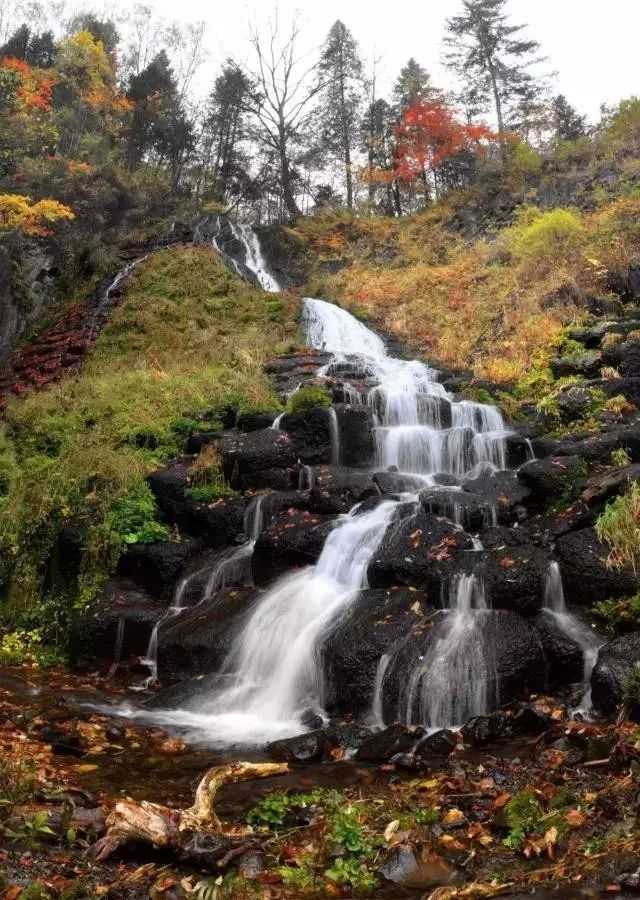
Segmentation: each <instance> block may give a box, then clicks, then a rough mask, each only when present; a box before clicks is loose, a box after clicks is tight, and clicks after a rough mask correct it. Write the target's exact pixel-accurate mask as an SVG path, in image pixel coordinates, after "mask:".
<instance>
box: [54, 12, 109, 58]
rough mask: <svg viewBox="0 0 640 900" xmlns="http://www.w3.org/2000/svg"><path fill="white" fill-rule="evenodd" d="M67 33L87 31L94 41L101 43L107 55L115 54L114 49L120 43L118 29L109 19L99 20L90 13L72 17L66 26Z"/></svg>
mask: <svg viewBox="0 0 640 900" xmlns="http://www.w3.org/2000/svg"><path fill="white" fill-rule="evenodd" d="M67 31H68V33H69V34H76V32H78V31H88V32H89V34H92V35H93V37H94V38H95V39H96V41H101V42H102V46H103V47H104V49H105V50H106V51H107V53H115V50H116V47H117V46H118V44H119V43H120V35H119V34H118V29H117V28H116V26H115V24H114V23H113V22H112V21H111V19H100V18H98V16H96V15H95V13H92V12H85V13H79V14H78V15H77V16H74V17H73V18H72V19H71V21H70V22H69V24H68V26H67Z"/></svg>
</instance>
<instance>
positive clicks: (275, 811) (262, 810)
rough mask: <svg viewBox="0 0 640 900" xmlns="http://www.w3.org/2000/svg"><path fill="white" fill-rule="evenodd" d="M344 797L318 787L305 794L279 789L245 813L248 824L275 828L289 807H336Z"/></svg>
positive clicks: (325, 808)
mask: <svg viewBox="0 0 640 900" xmlns="http://www.w3.org/2000/svg"><path fill="white" fill-rule="evenodd" d="M343 803H344V797H343V796H342V794H340V793H339V792H338V791H333V790H324V789H323V788H318V789H317V790H315V791H310V792H309V793H306V794H285V793H282V792H279V791H276V792H274V793H273V794H268V795H267V796H266V797H264V798H263V799H262V800H261V801H260V802H259V803H257V804H256V805H255V806H254V807H252V809H250V810H249V812H248V813H247V822H248V823H249V825H262V826H265V825H266V826H268V827H269V828H272V829H273V830H276V831H277V829H278V828H279V827H281V826H282V825H283V824H284V821H285V819H286V817H287V814H288V813H289V811H290V810H291V809H295V808H302V809H304V808H306V807H309V806H320V807H322V808H323V809H324V810H325V811H328V810H333V809H336V808H338V807H339V806H340V805H342V804H343Z"/></svg>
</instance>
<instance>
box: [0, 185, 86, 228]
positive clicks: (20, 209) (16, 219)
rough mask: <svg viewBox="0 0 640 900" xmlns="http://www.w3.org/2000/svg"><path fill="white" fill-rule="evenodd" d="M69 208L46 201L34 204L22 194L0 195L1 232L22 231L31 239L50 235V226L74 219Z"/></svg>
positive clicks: (52, 201)
mask: <svg viewBox="0 0 640 900" xmlns="http://www.w3.org/2000/svg"><path fill="white" fill-rule="evenodd" d="M74 218H75V215H74V213H73V211H72V210H71V209H69V207H68V206H65V205H64V204H63V203H59V202H58V201H57V200H51V199H45V200H39V201H38V202H37V203H32V202H31V198H30V197H24V196H22V195H21V194H0V231H21V232H22V233H23V234H28V235H30V236H31V237H42V236H44V235H47V234H50V228H49V227H48V226H49V225H52V224H53V223H54V222H60V221H63V220H65V219H66V220H67V221H68V220H70V219H74Z"/></svg>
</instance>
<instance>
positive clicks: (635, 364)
mask: <svg viewBox="0 0 640 900" xmlns="http://www.w3.org/2000/svg"><path fill="white" fill-rule="evenodd" d="M602 357H603V360H604V361H605V363H606V365H609V366H613V367H615V368H616V369H618V371H619V372H620V374H621V375H622V376H623V377H624V378H637V377H638V376H640V342H638V341H629V340H627V341H623V342H622V343H620V344H613V345H609V346H607V347H606V348H605V349H604V350H603V351H602Z"/></svg>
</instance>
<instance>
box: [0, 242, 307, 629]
mask: <svg viewBox="0 0 640 900" xmlns="http://www.w3.org/2000/svg"><path fill="white" fill-rule="evenodd" d="M273 299H274V298H273V297H271V295H265V294H264V293H263V292H261V291H258V290H255V289H253V288H252V287H250V286H248V285H247V284H245V283H243V282H242V281H240V279H238V278H236V277H235V276H234V275H232V274H231V273H230V272H229V271H228V270H227V269H226V268H225V267H224V265H222V263H221V262H220V261H219V259H218V258H217V257H216V255H215V254H214V253H213V252H212V251H210V250H208V249H205V248H195V247H192V248H183V247H176V248H171V249H168V250H165V251H162V252H160V253H158V254H155V255H154V256H152V257H150V258H149V260H148V261H147V262H146V263H144V264H143V265H141V266H140V267H139V269H138V270H137V271H136V275H135V277H134V279H133V280H132V282H131V283H130V286H129V287H128V289H127V293H126V297H125V300H124V302H123V303H122V304H121V305H120V306H119V307H118V308H117V309H116V310H115V311H114V313H113V315H112V318H111V321H110V323H109V324H108V325H107V327H106V328H105V330H104V331H103V333H102V335H101V336H100V338H99V340H98V342H97V344H96V347H95V349H94V350H93V352H92V353H91V354H90V356H89V358H88V359H87V361H86V363H85V366H84V369H83V371H82V373H81V374H80V375H79V376H78V377H76V378H71V379H66V380H64V381H62V382H61V383H60V384H58V385H56V386H55V387H53V388H51V389H49V390H46V391H43V392H40V393H34V394H31V395H29V396H27V397H25V398H23V399H16V400H14V401H12V402H11V403H10V404H9V406H8V409H7V413H6V422H5V425H4V427H3V429H2V431H1V432H0V558H1V563H0V583H1V584H2V587H3V591H4V595H5V599H4V602H3V604H2V607H1V609H0V614H1V615H2V619H3V620H4V622H5V624H6V626H7V627H8V628H15V627H20V628H22V629H26V630H27V633H28V632H29V630H30V629H37V628H42V627H43V625H44V626H46V627H45V630H47V631H51V630H53V631H56V629H50V628H49V627H48V626H49V624H50V623H49V622H48V616H51V617H53V618H55V619H56V620H58V619H59V620H60V628H59V629H57V631H58V633H59V634H60V635H63V634H64V631H65V621H66V620H67V619H68V616H69V615H70V614H72V610H73V607H75V606H78V605H82V604H84V603H86V602H87V601H88V600H89V599H90V598H91V597H92V596H93V595H94V594H95V592H96V590H97V589H98V588H99V587H100V585H101V584H102V583H103V581H104V579H105V577H106V575H107V574H108V573H109V572H110V571H112V570H113V567H114V565H115V564H116V561H117V558H118V556H119V554H120V552H121V551H122V548H123V547H124V546H125V544H126V543H131V542H137V541H139V540H153V539H157V538H160V537H167V536H168V532H167V530H166V529H165V528H164V526H163V525H162V524H161V523H159V522H158V521H157V518H156V510H155V505H154V501H153V498H152V497H151V496H150V494H149V493H148V490H147V489H146V485H145V477H146V475H147V474H148V473H149V472H150V471H151V470H152V469H154V468H157V467H158V466H159V465H161V464H162V463H164V462H165V461H167V460H168V459H170V458H171V457H173V456H175V455H176V454H177V453H179V452H180V451H181V450H182V447H183V444H184V440H185V436H186V435H187V434H188V433H189V431H190V430H191V429H192V428H195V427H201V428H216V427H219V423H220V418H221V416H223V415H224V413H225V410H227V409H228V408H229V407H233V408H234V409H236V410H241V411H250V410H252V409H254V408H259V409H265V408H271V409H278V408H279V402H278V400H277V398H276V396H275V395H274V394H273V391H272V388H271V385H270V382H269V380H268V379H267V377H266V375H265V374H264V373H263V371H262V363H263V361H264V360H265V359H266V358H267V357H268V356H270V355H273V354H275V353H277V352H278V350H283V349H285V348H287V347H289V346H290V345H291V344H292V343H295V342H296V340H297V313H298V301H297V300H295V299H294V298H291V297H288V296H282V297H280V298H278V301H279V302H278V304H277V305H274V303H273ZM209 476H210V477H209V478H208V480H207V484H209V485H212V484H214V483H216V482H215V478H214V473H209ZM205 486H206V485H205V484H203V485H202V487H205ZM71 523H73V524H74V526H78V527H79V528H80V533H81V535H82V561H81V566H80V572H79V573H78V576H77V579H74V583H73V584H71V585H67V584H64V583H58V582H57V581H56V579H55V578H53V577H52V560H53V559H54V557H55V550H56V546H57V544H58V541H59V538H60V534H61V531H62V529H63V528H64V526H65V525H67V524H71ZM43 598H44V599H43ZM43 604H44V605H43ZM61 610H62V612H61Z"/></svg>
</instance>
